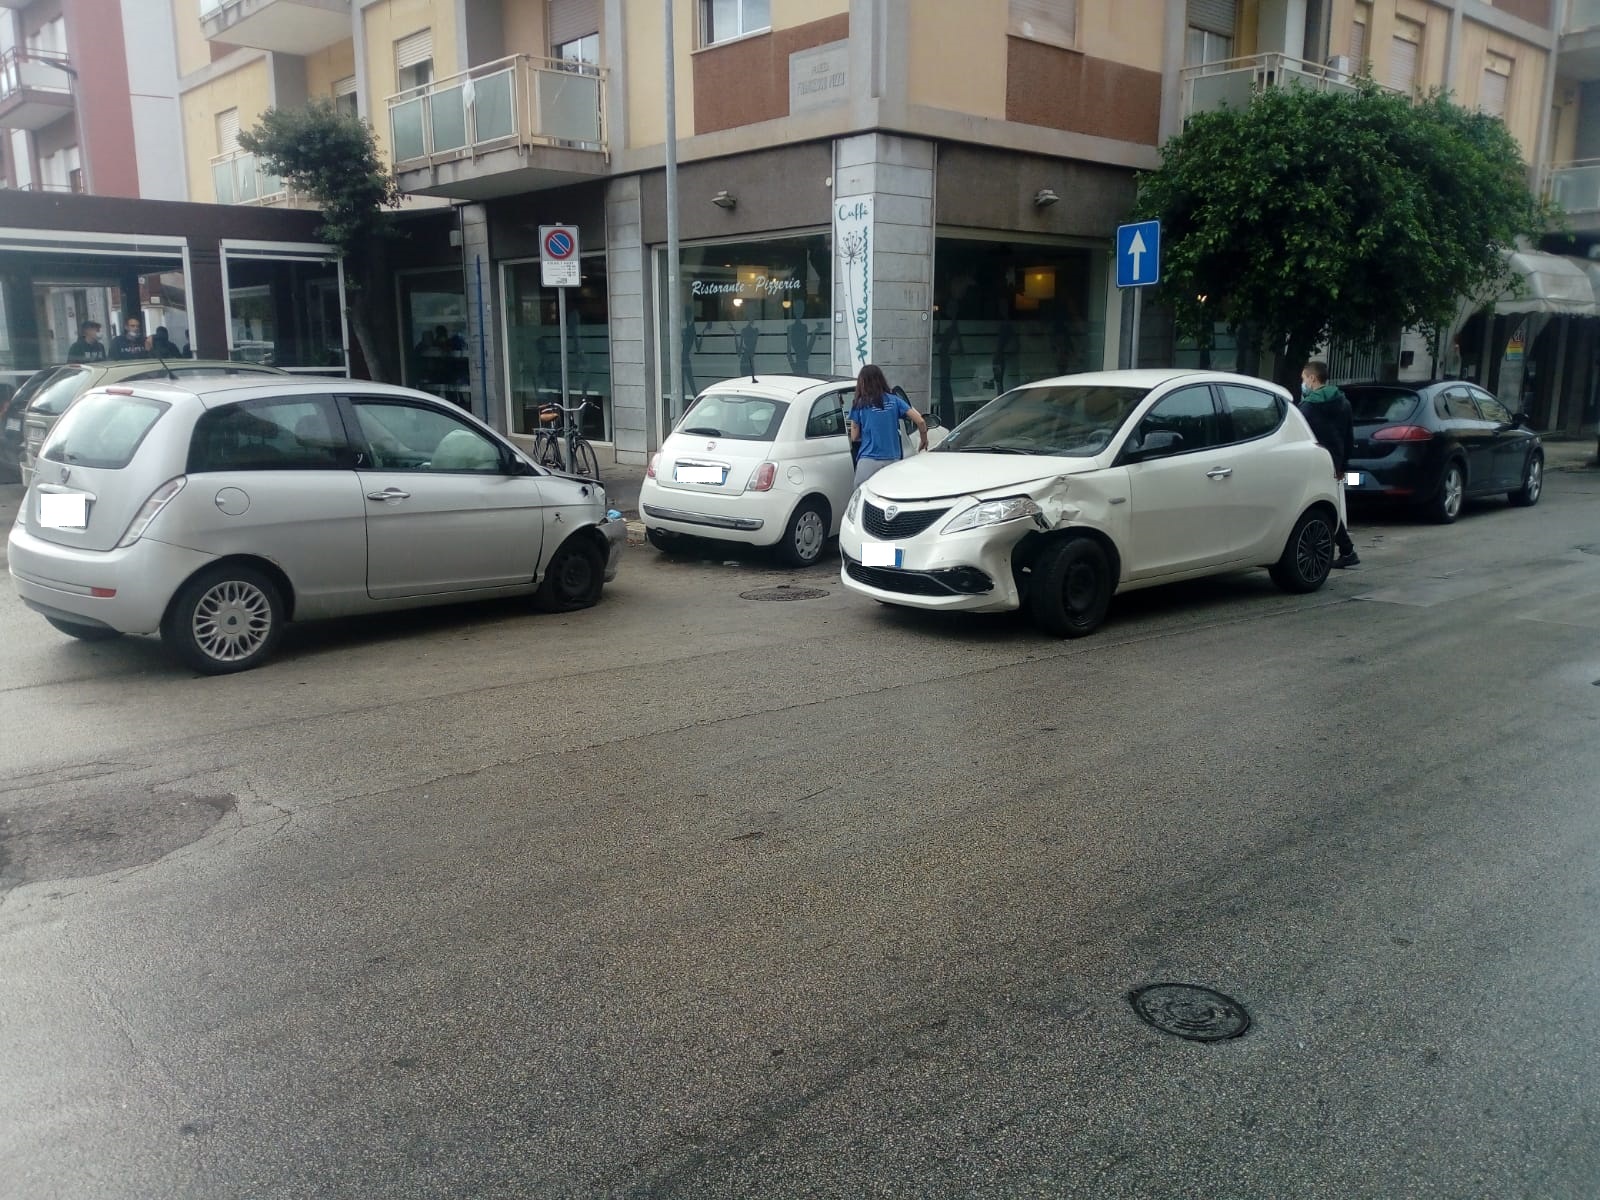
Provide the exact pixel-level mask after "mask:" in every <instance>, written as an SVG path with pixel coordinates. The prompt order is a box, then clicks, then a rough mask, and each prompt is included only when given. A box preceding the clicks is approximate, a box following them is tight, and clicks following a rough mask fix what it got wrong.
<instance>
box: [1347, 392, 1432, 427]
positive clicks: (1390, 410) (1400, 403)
mask: <svg viewBox="0 0 1600 1200" xmlns="http://www.w3.org/2000/svg"><path fill="white" fill-rule="evenodd" d="M1344 394H1345V395H1346V396H1348V397H1350V417H1351V419H1352V420H1355V421H1404V420H1406V419H1407V418H1408V417H1410V416H1411V414H1412V412H1413V411H1415V409H1416V407H1417V393H1416V392H1414V391H1412V390H1411V389H1410V388H1399V387H1370V386H1369V387H1347V388H1345V389H1344Z"/></svg>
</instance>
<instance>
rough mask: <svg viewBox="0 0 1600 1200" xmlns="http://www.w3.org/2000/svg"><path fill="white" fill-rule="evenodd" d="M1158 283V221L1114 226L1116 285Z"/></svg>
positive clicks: (1159, 268)
mask: <svg viewBox="0 0 1600 1200" xmlns="http://www.w3.org/2000/svg"><path fill="white" fill-rule="evenodd" d="M1160 282H1161V222H1160V221H1140V222H1138V223H1137V224H1134V225H1118V226H1117V286H1118V287H1119V288H1126V287H1149V286H1150V285H1151V284H1153V283H1160Z"/></svg>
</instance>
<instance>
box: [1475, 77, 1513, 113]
mask: <svg viewBox="0 0 1600 1200" xmlns="http://www.w3.org/2000/svg"><path fill="white" fill-rule="evenodd" d="M1510 83H1511V76H1509V75H1502V74H1501V73H1500V72H1499V71H1496V70H1495V69H1494V68H1493V67H1490V68H1488V69H1487V70H1485V71H1484V73H1483V87H1482V88H1481V89H1479V92H1478V107H1479V108H1481V109H1482V110H1483V111H1484V112H1486V113H1488V114H1489V115H1490V116H1491V117H1499V118H1500V119H1501V120H1504V119H1505V115H1506V92H1507V90H1508V89H1509V85H1510Z"/></svg>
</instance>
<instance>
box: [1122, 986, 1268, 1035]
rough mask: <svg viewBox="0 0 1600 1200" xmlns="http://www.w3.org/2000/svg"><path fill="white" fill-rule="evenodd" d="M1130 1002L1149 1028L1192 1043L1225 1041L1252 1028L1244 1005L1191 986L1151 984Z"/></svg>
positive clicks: (1143, 988)
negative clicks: (1151, 1027)
mask: <svg viewBox="0 0 1600 1200" xmlns="http://www.w3.org/2000/svg"><path fill="white" fill-rule="evenodd" d="M1128 999H1129V1000H1131V1001H1132V1003H1133V1011H1134V1012H1136V1013H1138V1014H1139V1018H1140V1019H1141V1020H1142V1021H1144V1022H1145V1023H1146V1024H1147V1025H1153V1026H1154V1027H1155V1028H1157V1029H1159V1030H1161V1032H1162V1033H1171V1034H1176V1035H1177V1036H1178V1037H1181V1038H1188V1039H1189V1040H1190V1041H1191V1042H1224V1041H1227V1040H1228V1039H1229V1038H1236V1037H1238V1036H1239V1035H1240V1034H1242V1033H1243V1032H1244V1031H1245V1030H1246V1029H1249V1028H1250V1014H1249V1013H1247V1012H1245V1010H1244V1005H1242V1004H1240V1003H1239V1002H1238V1001H1237V1000H1235V999H1234V998H1233V997H1232V996H1224V995H1223V994H1222V993H1221V992H1214V991H1212V990H1211V989H1210V988H1203V987H1196V986H1194V985H1193V984H1190V983H1152V984H1150V986H1148V987H1142V988H1140V989H1139V990H1138V991H1136V992H1134V993H1133V995H1131V996H1130V997H1128Z"/></svg>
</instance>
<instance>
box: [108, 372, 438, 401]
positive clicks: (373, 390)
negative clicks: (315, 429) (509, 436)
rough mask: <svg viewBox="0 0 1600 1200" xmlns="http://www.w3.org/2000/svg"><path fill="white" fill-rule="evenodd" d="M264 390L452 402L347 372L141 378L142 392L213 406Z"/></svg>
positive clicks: (146, 394) (155, 397)
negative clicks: (353, 393) (270, 375)
mask: <svg viewBox="0 0 1600 1200" xmlns="http://www.w3.org/2000/svg"><path fill="white" fill-rule="evenodd" d="M263 390H266V391H269V392H271V393H272V394H273V395H276V396H282V395H302V394H312V395H321V394H326V393H327V392H330V391H336V392H341V393H350V392H359V393H361V395H363V396H395V397H398V398H402V399H406V400H419V399H420V400H427V401H430V402H432V403H435V404H449V401H442V400H440V399H439V397H437V396H433V395H430V394H428V393H427V392H419V391H416V390H415V389H413V388H404V387H397V386H396V385H394V384H392V383H373V382H371V381H370V380H366V379H348V378H346V377H345V376H343V375H287V374H273V375H272V377H271V378H270V379H269V378H265V377H264V376H263V375H262V374H260V373H256V374H248V375H201V376H197V377H193V378H182V379H141V380H139V381H138V393H139V395H141V396H149V397H150V398H152V399H157V400H166V401H168V402H169V403H179V404H182V403H187V402H188V401H189V400H190V399H191V398H192V399H195V400H198V401H199V402H200V403H201V404H202V405H204V406H205V407H207V408H211V407H212V406H213V405H217V404H229V403H231V402H233V401H234V400H238V399H247V398H248V397H249V395H250V394H253V393H258V392H261V391H263Z"/></svg>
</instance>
